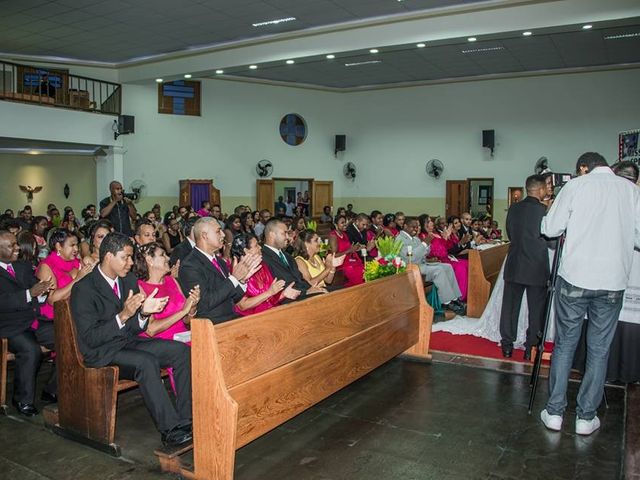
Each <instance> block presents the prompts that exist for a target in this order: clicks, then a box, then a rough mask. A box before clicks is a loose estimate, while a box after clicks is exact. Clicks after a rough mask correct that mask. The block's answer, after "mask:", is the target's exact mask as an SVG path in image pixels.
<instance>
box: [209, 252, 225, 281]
mask: <svg viewBox="0 0 640 480" xmlns="http://www.w3.org/2000/svg"><path fill="white" fill-rule="evenodd" d="M211 263H213V266H214V267H216V268H217V269H218V271H219V272H220V273H221V274H222V276H223V277H225V278H226V277H227V275H226V274H225V273H224V271H223V270H222V267H221V266H220V264H219V263H218V259H217V258H216V257H213V258H212V259H211Z"/></svg>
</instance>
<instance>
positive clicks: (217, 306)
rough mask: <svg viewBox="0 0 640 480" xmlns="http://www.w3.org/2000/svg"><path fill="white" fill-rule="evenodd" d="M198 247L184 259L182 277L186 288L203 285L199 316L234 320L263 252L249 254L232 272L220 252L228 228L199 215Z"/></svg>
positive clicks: (201, 287) (223, 320) (217, 319)
mask: <svg viewBox="0 0 640 480" xmlns="http://www.w3.org/2000/svg"><path fill="white" fill-rule="evenodd" d="M193 233H194V237H195V241H196V246H195V248H194V249H193V250H192V251H191V253H190V254H189V255H187V257H186V258H185V259H184V261H183V262H181V265H180V271H179V273H178V279H179V281H180V285H181V286H182V289H183V290H184V291H185V292H190V291H191V289H192V288H193V287H195V286H196V285H200V302H198V311H197V312H196V316H197V317H199V318H208V319H209V320H211V321H212V322H214V323H221V322H226V321H227V320H233V319H234V318H236V317H237V316H238V315H237V314H236V313H235V312H234V310H233V306H234V305H235V304H236V303H238V302H239V301H240V300H241V299H242V297H243V296H244V292H245V291H246V289H247V286H246V283H247V280H249V278H250V277H251V275H253V274H254V273H256V272H257V271H258V270H259V269H260V265H261V258H260V255H259V254H247V255H245V256H244V257H242V259H241V260H240V261H239V262H238V263H236V264H235V265H234V266H233V274H231V273H230V272H229V269H228V267H227V263H226V262H225V261H224V259H223V258H222V257H220V256H218V253H219V252H221V251H222V247H223V246H224V231H223V230H222V229H221V228H220V224H219V223H218V221H217V220H216V219H215V218H213V217H203V218H200V219H198V221H197V222H196V223H195V226H194V227H193Z"/></svg>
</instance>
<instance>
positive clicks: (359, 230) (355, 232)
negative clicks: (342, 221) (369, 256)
mask: <svg viewBox="0 0 640 480" xmlns="http://www.w3.org/2000/svg"><path fill="white" fill-rule="evenodd" d="M369 223H370V221H369V216H368V215H366V214H364V213H359V214H358V215H357V216H356V218H355V220H354V221H353V222H351V223H350V224H349V226H347V230H346V233H347V237H348V238H349V241H350V242H351V244H352V245H361V247H360V248H366V249H367V252H371V250H373V249H374V248H376V241H375V239H371V240H369V241H367V230H369Z"/></svg>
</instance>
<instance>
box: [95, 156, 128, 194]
mask: <svg viewBox="0 0 640 480" xmlns="http://www.w3.org/2000/svg"><path fill="white" fill-rule="evenodd" d="M103 150H104V151H105V152H106V155H105V156H96V157H95V161H96V193H97V197H98V198H97V199H96V202H97V203H96V205H98V203H99V202H100V200H102V199H103V198H105V197H108V196H109V195H110V193H109V183H111V182H112V181H113V180H117V181H118V182H120V183H121V184H122V186H123V187H124V188H125V190H126V188H127V186H126V185H125V183H124V156H125V154H126V153H127V151H126V150H125V149H124V148H123V147H120V146H115V147H109V148H103Z"/></svg>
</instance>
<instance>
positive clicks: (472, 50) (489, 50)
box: [462, 47, 504, 53]
mask: <svg viewBox="0 0 640 480" xmlns="http://www.w3.org/2000/svg"><path fill="white" fill-rule="evenodd" d="M496 50H504V47H486V48H473V49H471V50H462V53H479V52H494V51H496Z"/></svg>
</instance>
